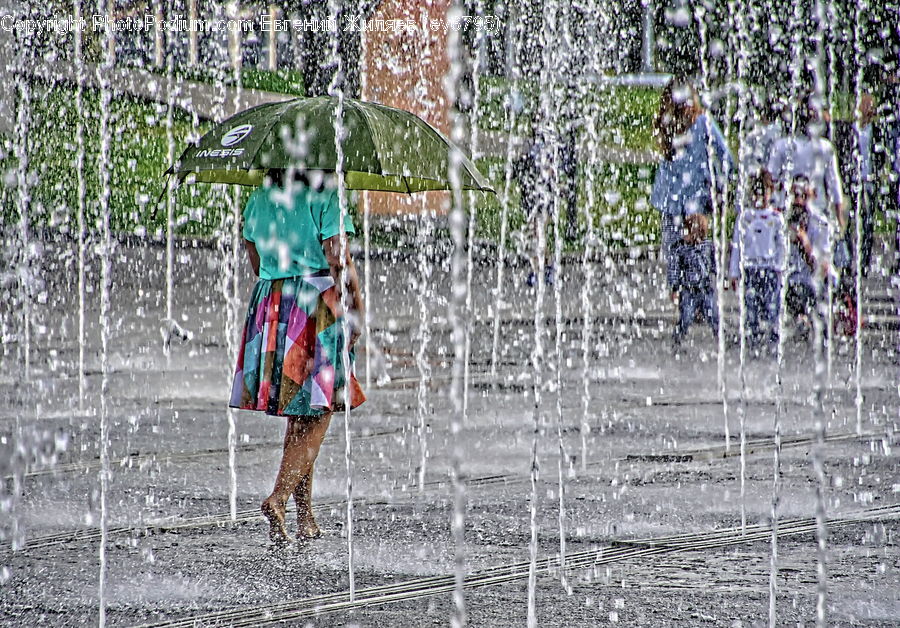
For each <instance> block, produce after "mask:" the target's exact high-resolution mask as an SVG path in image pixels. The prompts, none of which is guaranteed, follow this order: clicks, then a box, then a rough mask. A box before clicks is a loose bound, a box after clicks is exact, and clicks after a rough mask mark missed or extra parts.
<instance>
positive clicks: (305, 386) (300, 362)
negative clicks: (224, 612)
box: [230, 170, 365, 542]
mask: <svg viewBox="0 0 900 628" xmlns="http://www.w3.org/2000/svg"><path fill="white" fill-rule="evenodd" d="M289 172H290V171H288V172H285V171H283V170H271V171H269V177H268V179H269V181H268V182H267V183H266V184H264V185H263V186H261V187H259V188H257V189H256V190H255V191H254V192H253V194H252V195H251V196H250V198H249V200H248V201H247V205H246V208H245V209H244V214H243V216H244V227H243V237H244V242H245V245H246V248H247V255H248V258H249V260H250V265H251V266H252V268H253V272H254V273H256V275H257V276H258V277H259V281H257V283H256V287H255V288H254V289H253V293H252V296H251V297H250V306H249V308H248V311H247V320H246V324H245V326H244V332H243V336H242V339H241V344H240V348H239V354H238V360H237V369H236V372H235V378H234V387H233V388H232V393H231V403H230V405H231V407H233V408H241V409H244V410H258V411H261V412H265V413H266V414H269V415H274V416H283V417H286V418H287V429H286V432H285V436H284V451H283V454H282V458H281V465H280V467H279V469H278V474H277V476H276V478H275V486H274V488H273V489H272V493H271V494H270V495H269V496H268V497H267V498H266V499H265V501H263V503H262V512H263V514H264V515H265V517H266V519H267V520H268V522H269V536H270V538H271V539H272V540H273V541H275V542H283V541H286V540H287V538H288V533H287V526H286V525H285V511H286V505H287V502H288V500H289V499H290V497H292V496H293V498H294V501H295V502H296V504H297V538H298V539H308V538H315V537H317V536H319V534H320V532H319V527H318V526H317V525H316V520H315V518H314V517H313V512H312V502H311V497H312V477H313V467H314V465H315V461H316V457H317V456H318V453H319V447H320V446H321V444H322V440H323V438H324V437H325V432H326V430H327V429H328V424H329V422H330V421H331V415H332V413H333V412H334V411H335V410H340V409H342V407H343V405H344V403H346V402H347V401H349V403H350V407H351V408H355V407H357V406H359V405H360V404H361V403H362V402H363V401H365V395H364V394H363V391H362V389H361V388H360V386H359V383H358V382H357V381H356V378H355V376H354V375H353V371H352V366H351V370H350V372H349V373H348V372H345V370H344V366H343V365H344V362H343V359H342V358H343V351H344V347H343V345H344V334H343V330H342V323H343V317H344V316H345V315H346V316H349V317H350V320H351V335H350V339H349V347H350V350H351V353H350V356H351V363H352V359H353V353H352V349H353V345H354V343H355V342H356V339H357V338H358V337H359V330H358V326H357V325H355V324H354V322H355V321H359V320H361V312H362V306H363V300H362V296H361V294H360V289H359V279H358V276H357V273H356V268H355V266H354V265H353V260H352V258H351V257H350V254H349V251H348V247H347V243H346V241H345V242H344V243H343V245H342V243H341V237H342V235H343V234H342V230H343V233H345V234H348V235H349V234H353V233H354V229H353V224H352V222H351V221H350V217H349V216H347V215H344V216H343V217H342V216H341V211H340V207H339V204H338V196H337V190H336V188H335V186H334V184H333V182H332V181H333V179H332V180H326V179H324V177H323V176H322V175H321V173H311V174H310V176H309V177H304V176H289V174H288V173H289ZM342 249H343V253H342ZM342 277H346V283H345V284H342ZM344 290H346V291H347V294H346V295H345V296H344V298H343V302H344V303H346V305H347V307H348V310H349V311H348V312H347V313H344V312H343V310H342V309H341V304H342V298H341V297H342V295H341V293H342V291H344Z"/></svg>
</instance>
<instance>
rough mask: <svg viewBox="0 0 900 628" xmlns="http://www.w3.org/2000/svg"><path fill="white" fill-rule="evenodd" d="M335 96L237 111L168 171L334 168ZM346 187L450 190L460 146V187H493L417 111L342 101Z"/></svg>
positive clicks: (237, 176)
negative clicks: (451, 167)
mask: <svg viewBox="0 0 900 628" xmlns="http://www.w3.org/2000/svg"><path fill="white" fill-rule="evenodd" d="M336 103H337V101H336V99H335V98H332V97H329V96H319V97H316V98H294V99H292V100H287V101H283V102H275V103H267V104H264V105H259V106H257V107H253V108H251V109H247V110H246V111H242V112H240V113H238V114H236V115H234V116H232V117H231V118H229V119H228V120H226V121H224V122H222V123H221V124H219V125H218V126H216V128H214V129H212V130H211V131H209V132H208V133H206V135H204V136H203V137H202V138H200V141H199V142H197V144H196V145H192V146H189V147H188V148H187V150H185V151H184V152H183V153H182V154H181V157H179V158H178V161H176V162H175V164H174V165H173V166H171V167H170V168H169V169H168V170H167V171H166V174H175V175H176V176H177V177H178V179H179V181H184V180H187V181H188V182H206V183H237V184H240V185H259V184H261V183H262V182H263V177H264V175H265V173H266V171H267V170H269V169H287V168H289V167H291V166H299V167H302V168H305V169H306V170H325V171H332V172H333V171H335V170H336V169H337V151H336V148H335V109H336ZM343 126H344V140H343V142H342V148H343V152H344V158H343V167H342V168H341V170H342V171H343V173H344V185H345V186H346V187H347V188H348V189H351V190H381V191H385V192H404V193H407V194H409V193H412V192H423V191H427V190H446V189H449V188H450V183H449V174H448V171H449V165H450V159H451V154H452V152H453V151H454V150H456V151H459V153H458V154H459V160H460V164H459V176H460V183H461V187H462V189H464V190H484V191H490V192H493V191H494V189H493V188H492V187H491V184H490V183H489V182H488V181H487V179H485V178H484V177H483V176H482V175H481V173H480V172H478V169H477V168H476V167H475V164H473V163H472V161H471V160H470V159H468V158H467V157H466V156H465V155H464V154H463V153H462V151H461V150H460V149H459V148H458V147H457V146H455V145H454V144H453V143H452V142H450V140H448V139H447V138H446V137H444V136H443V135H442V134H441V133H440V132H439V131H437V130H436V129H435V128H434V127H432V126H431V125H430V124H428V123H427V122H425V121H424V120H422V119H421V118H419V117H418V116H416V115H414V114H412V113H409V112H408V111H403V110H401V109H394V108H393V107H386V106H384V105H378V104H375V103H370V102H361V101H358V100H350V99H345V100H344V113H343Z"/></svg>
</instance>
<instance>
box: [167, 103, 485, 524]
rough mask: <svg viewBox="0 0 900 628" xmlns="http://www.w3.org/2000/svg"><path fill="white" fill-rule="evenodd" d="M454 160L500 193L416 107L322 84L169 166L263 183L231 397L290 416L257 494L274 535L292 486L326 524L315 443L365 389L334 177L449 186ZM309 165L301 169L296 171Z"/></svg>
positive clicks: (350, 185) (193, 174)
mask: <svg viewBox="0 0 900 628" xmlns="http://www.w3.org/2000/svg"><path fill="white" fill-rule="evenodd" d="M339 127H340V128H341V130H342V132H341V133H340V134H338V133H337V129H338V128H339ZM338 137H340V138H341V139H340V141H338V140H337V138H338ZM338 147H340V149H341V150H340V151H339V150H338ZM454 153H455V154H456V157H457V158H456V159H454V160H451V154H454ZM451 161H453V162H455V163H456V166H457V168H456V174H457V175H458V177H457V181H458V183H459V187H460V188H461V189H463V190H481V191H487V192H493V191H494V190H493V188H492V187H491V185H490V183H489V182H488V181H487V180H486V179H485V178H484V177H483V176H482V175H481V173H480V172H478V169H477V168H476V167H475V164H473V163H472V161H471V160H470V159H468V158H467V157H465V156H464V155H463V153H462V151H461V150H460V149H459V147H457V146H455V145H454V144H452V143H451V142H450V141H449V140H447V138H445V137H444V136H443V135H441V133H439V132H438V131H437V130H435V129H434V128H433V127H432V126H431V125H429V124H428V123H427V122H425V121H424V120H422V119H421V118H419V117H417V116H415V115H414V114H412V113H409V112H408V111H402V110H400V109H394V108H392V107H386V106H384V105H379V104H377V103H369V102H361V101H357V100H351V99H343V100H337V99H335V98H332V97H325V96H319V97H316V98H294V99H291V100H287V101H282V102H273V103H266V104H263V105H259V106H257V107H253V108H251V109H247V110H245V111H242V112H240V113H238V114H236V115H234V116H232V117H231V118H229V119H228V120H225V121H224V122H222V123H221V124H219V125H218V126H216V127H214V128H213V129H212V130H210V131H208V132H207V133H206V134H205V135H204V136H203V137H202V138H200V140H199V141H198V142H197V143H196V144H194V145H192V146H189V147H188V148H187V149H186V150H185V151H184V152H183V153H182V155H181V157H179V159H178V161H177V162H176V163H175V164H174V165H172V166H171V167H170V168H169V169H168V170H167V173H168V174H174V175H175V176H176V177H177V178H178V180H180V181H187V182H194V183H230V184H240V185H259V183H260V182H263V183H264V184H263V185H262V186H261V187H259V188H257V189H256V190H255V191H254V192H253V194H252V195H251V196H250V199H249V200H248V201H247V206H246V208H245V209H244V213H243V219H244V227H243V236H244V241H245V245H246V248H247V254H248V257H249V259H250V263H251V265H252V267H253V270H254V272H256V274H257V275H258V276H259V281H258V282H257V283H256V287H255V288H254V289H253V294H252V296H251V298H250V306H249V309H248V312H247V321H246V325H245V327H244V332H243V338H242V342H241V345H240V347H239V355H238V360H237V370H236V373H235V377H234V384H233V388H232V395H231V401H230V405H231V407H233V408H241V409H247V410H258V411H261V412H265V413H267V414H270V415H275V416H283V417H287V421H288V423H287V431H286V433H285V439H284V451H283V454H282V459H281V465H280V467H279V470H278V475H277V476H276V478H275V487H274V489H273V490H272V493H271V494H270V495H269V496H268V497H267V498H266V499H265V500H264V501H263V503H262V512H263V514H264V515H265V517H266V519H267V520H268V522H269V529H270V536H271V537H272V539H273V540H274V541H276V542H281V541H284V540H286V539H287V527H286V525H285V510H286V505H287V502H288V500H289V499H290V498H291V496H293V497H294V500H295V501H296V502H297V517H298V525H299V531H298V537H299V538H301V539H305V538H313V537H316V536H318V535H319V528H318V526H317V525H316V522H315V519H314V518H313V513H312V506H311V501H310V498H311V495H312V475H313V466H314V464H315V461H316V456H317V455H318V452H319V447H320V445H321V443H322V439H323V438H324V436H325V432H326V430H327V429H328V424H329V421H330V419H331V415H332V413H333V412H335V411H336V410H339V409H342V408H343V409H344V410H345V411H346V410H347V404H349V407H350V408H355V407H357V406H359V405H360V404H361V403H362V402H363V401H364V400H365V395H364V394H363V391H362V389H361V388H360V386H359V383H358V382H357V381H356V378H355V377H354V376H353V366H352V365H353V352H352V349H353V345H354V343H355V341H356V339H357V338H358V337H359V335H360V332H359V327H358V326H357V323H358V322H359V321H361V320H363V315H362V308H363V300H362V296H361V293H360V286H359V279H358V276H357V273H356V268H355V267H354V265H353V260H352V259H351V258H350V255H349V253H348V252H347V251H348V247H347V242H346V239H345V238H346V235H347V234H353V233H354V229H353V224H352V223H351V221H350V217H349V216H347V215H346V214H345V213H342V212H341V209H340V205H339V202H338V186H342V187H343V188H344V189H350V190H377V191H382V192H399V193H405V194H412V193H416V192H424V191H429V190H448V189H450V188H451V185H450V178H449V174H450V172H451V170H452V169H451ZM301 171H302V172H303V173H306V176H303V175H300V176H298V175H297V173H298V172H301ZM325 173H330V174H327V175H326V174H325ZM263 175H265V176H266V179H263ZM345 306H346V308H347V312H344V310H343V307H345ZM345 322H346V323H349V327H350V332H349V335H348V341H347V342H346V343H345V342H344V337H345V331H344V328H345V327H346V325H345ZM347 358H349V359H347ZM348 363H349V364H348Z"/></svg>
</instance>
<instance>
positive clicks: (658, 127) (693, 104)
mask: <svg viewBox="0 0 900 628" xmlns="http://www.w3.org/2000/svg"><path fill="white" fill-rule="evenodd" d="M678 87H681V88H682V89H687V90H689V92H688V94H689V95H688V97H687V98H685V99H677V98H675V90H676V88H678ZM698 115H700V103H699V101H698V98H697V92H696V91H695V90H694V88H693V87H691V86H690V85H676V84H675V81H669V82H668V83H667V84H666V86H665V88H664V89H663V91H662V94H661V96H660V99H659V111H658V112H657V114H656V119H655V120H654V121H653V130H654V131H655V132H656V134H657V135H658V136H659V148H660V150H661V151H662V154H663V157H665V158H666V159H669V160H671V159H672V158H673V157H675V147H674V145H673V141H674V139H675V138H676V137H678V136H679V135H684V134H685V133H687V131H688V129H690V128H691V125H693V124H694V122H695V121H696V120H697V116H698Z"/></svg>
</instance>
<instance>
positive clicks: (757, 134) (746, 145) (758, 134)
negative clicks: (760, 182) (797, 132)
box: [741, 92, 784, 174]
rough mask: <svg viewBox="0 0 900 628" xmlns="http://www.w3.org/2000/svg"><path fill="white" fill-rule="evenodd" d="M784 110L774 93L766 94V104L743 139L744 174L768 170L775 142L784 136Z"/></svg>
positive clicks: (763, 104)
mask: <svg viewBox="0 0 900 628" xmlns="http://www.w3.org/2000/svg"><path fill="white" fill-rule="evenodd" d="M783 110H784V107H783V105H782V103H781V101H780V100H779V99H778V97H777V96H776V95H775V94H774V93H773V92H769V93H768V94H766V97H765V102H764V103H762V105H761V106H759V107H758V115H757V117H756V118H755V119H753V120H751V123H750V124H751V128H750V130H749V132H748V133H747V134H746V136H745V137H744V139H743V146H742V149H743V150H742V151H741V152H742V158H741V165H742V166H743V172H745V173H749V174H752V173H757V172H759V171H761V170H766V169H767V168H768V165H769V157H770V156H771V154H772V149H773V148H774V147H775V142H777V141H778V140H779V139H781V138H782V137H783V136H784V124H783V120H782V115H783Z"/></svg>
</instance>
